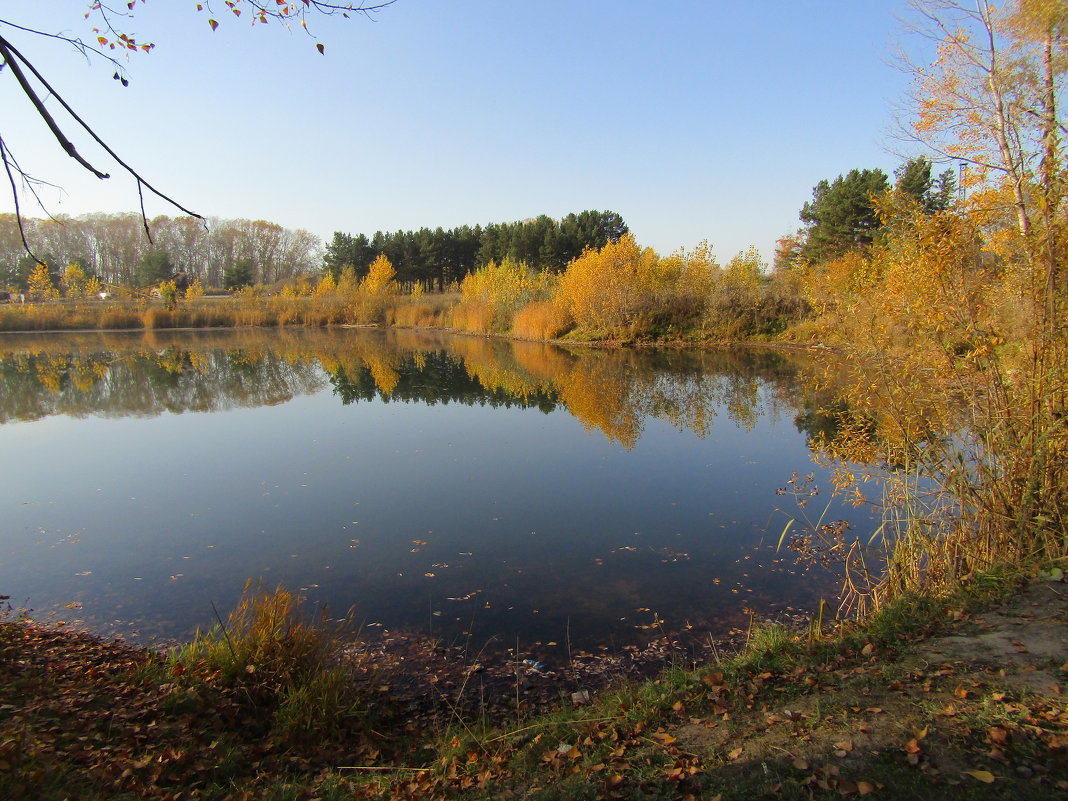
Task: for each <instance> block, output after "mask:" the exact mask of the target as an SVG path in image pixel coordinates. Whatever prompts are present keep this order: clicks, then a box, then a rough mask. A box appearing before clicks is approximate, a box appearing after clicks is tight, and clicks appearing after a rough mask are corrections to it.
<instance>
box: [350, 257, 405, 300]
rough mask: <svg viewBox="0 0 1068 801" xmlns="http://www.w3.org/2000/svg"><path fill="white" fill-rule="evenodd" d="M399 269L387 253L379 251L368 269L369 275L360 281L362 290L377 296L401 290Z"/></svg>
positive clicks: (392, 293) (393, 293)
mask: <svg viewBox="0 0 1068 801" xmlns="http://www.w3.org/2000/svg"><path fill="white" fill-rule="evenodd" d="M396 279H397V271H396V270H394V269H393V263H392V262H391V261H390V260H389V259H388V258H387V257H386V254H384V253H379V254H378V257H377V258H376V259H375V260H374V261H373V262H371V266H370V267H369V268H368V269H367V275H365V276H364V277H363V280H362V281H360V291H361V292H363V293H365V294H368V295H375V296H384V295H395V294H397V292H398V291H399V290H400V286H399V285H398V284H397V280H396Z"/></svg>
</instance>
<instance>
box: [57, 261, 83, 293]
mask: <svg viewBox="0 0 1068 801" xmlns="http://www.w3.org/2000/svg"><path fill="white" fill-rule="evenodd" d="M85 282H86V277H85V270H83V269H82V268H81V265H78V264H68V265H67V269H66V270H64V271H63V277H62V278H60V285H61V286H62V287H63V294H64V295H65V296H66V297H68V298H72V299H73V298H83V297H85Z"/></svg>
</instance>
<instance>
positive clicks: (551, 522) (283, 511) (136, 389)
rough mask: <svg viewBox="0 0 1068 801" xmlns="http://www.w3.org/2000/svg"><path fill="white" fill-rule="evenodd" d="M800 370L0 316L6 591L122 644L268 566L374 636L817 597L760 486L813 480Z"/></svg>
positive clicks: (593, 620) (168, 624) (209, 616)
mask: <svg viewBox="0 0 1068 801" xmlns="http://www.w3.org/2000/svg"><path fill="white" fill-rule="evenodd" d="M801 366H802V365H801V364H800V363H798V362H797V361H794V360H792V359H791V358H788V357H786V356H783V355H782V354H779V353H772V352H764V351H755V350H748V349H747V350H742V351H735V352H701V353H689V352H677V351H670V352H665V351H630V350H624V351H616V350H593V349H590V350H565V349H562V348H558V347H554V346H550V345H545V344H534V343H522V342H510V341H505V340H490V339H483V338H477V337H450V336H447V335H444V334H439V333H428V332H415V331H377V330H352V331H340V332H303V331H296V332H285V331H283V332H259V331H256V332H224V333H210V334H209V333H204V334H191V333H181V334H178V333H175V334H171V335H166V334H162V333H158V334H151V333H150V334H148V335H145V334H141V333H137V334H130V335H119V334H92V335H79V336H68V335H65V336H58V335H52V336H36V337H11V336H5V337H0V464H2V475H3V481H2V482H0V514H2V518H0V519H2V523H0V594H3V595H8V596H10V597H11V601H10V603H11V604H12V605H15V606H19V607H29V608H32V609H33V610H34V611H33V616H34V617H37V618H42V619H43V618H46V617H49V616H51V617H53V618H58V619H62V620H69V621H79V622H81V623H83V624H84V625H88V626H90V627H91V628H93V629H94V630H96V631H98V632H101V633H104V634H122V635H124V636H126V637H127V638H130V639H134V640H137V641H140V642H158V641H163V640H166V639H169V638H181V637H187V636H188V635H189V634H190V633H191V632H192V631H193V630H194V629H195V628H196V627H197V626H208V625H210V624H211V623H212V622H213V620H214V616H213V612H212V604H213V603H214V604H215V606H216V607H217V608H218V609H219V611H220V613H221V614H223V615H225V614H226V610H227V609H229V608H230V607H231V606H232V605H233V604H234V602H235V601H236V599H237V598H238V596H239V594H240V592H241V589H242V586H243V585H244V582H245V580H246V579H249V578H252V579H256V578H261V577H262V578H263V579H264V581H265V582H267V583H268V584H271V585H273V584H276V583H279V582H281V583H284V584H285V585H286V586H288V587H290V588H292V589H297V588H299V589H300V590H301V591H302V592H303V593H304V594H305V595H306V596H307V597H308V598H309V599H310V600H311V601H313V602H325V603H328V604H329V605H330V608H331V609H332V610H335V611H338V612H341V611H344V610H345V609H347V608H349V607H350V606H354V607H355V608H356V611H357V617H358V618H359V619H360V620H361V621H363V623H364V625H365V626H366V627H367V630H368V631H374V630H409V631H415V632H423V633H429V634H432V635H435V636H440V637H443V638H446V639H452V638H458V637H466V636H471V637H474V638H476V639H479V640H483V641H484V640H486V639H489V638H491V637H496V638H498V640H500V641H502V642H504V643H506V644H510V645H514V644H515V643H516V642H517V640H518V641H519V643H520V647H521V648H523V647H524V646H525V645H526V644H528V643H530V644H534V643H538V642H540V643H549V642H560V643H561V644H563V641H564V639H565V637H569V638H570V641H571V642H572V643H574V644H576V645H578V646H581V647H593V646H595V645H597V644H609V643H610V644H614V645H619V644H622V643H628V642H635V641H637V642H640V641H642V640H643V638H645V639H647V638H648V637H649V635H650V633H651V632H655V631H656V630H657V628H658V627H659V626H660V624H659V623H658V622H657V621H664V623H663V625H664V627H666V628H669V629H675V630H678V629H683V628H685V627H686V626H693V627H694V628H695V630H699V631H703V630H708V631H712V632H723V631H724V630H726V629H727V628H729V627H730V626H732V625H740V624H742V622H743V621H746V620H748V617H747V616H746V613H745V612H744V611H743V610H744V609H745V608H751V609H753V610H755V611H757V612H758V613H760V614H773V613H775V612H782V611H784V610H789V609H793V608H805V607H811V606H812V605H813V604H815V603H817V602H818V599H819V597H820V596H821V595H823V596H827V595H828V593H829V592H833V586H829V577H828V576H825V575H820V574H818V573H816V574H805V573H803V572H802V571H801V570H800V569H799V568H797V567H795V565H794V564H793V562H792V560H791V557H790V555H789V553H788V552H784V553H776V551H775V545H776V542H777V541H778V538H779V535H780V534H781V532H782V530H783V526H784V524H785V523H786V521H787V519H788V518H789V517H790V516H791V515H792V514H794V513H795V512H796V508H794V507H793V506H792V502H791V500H790V499H789V498H784V497H782V496H779V495H777V494H776V489H777V488H779V487H783V486H785V484H786V482H787V480H788V479H789V478H790V476H791V473H792V472H793V471H795V470H796V471H800V472H802V473H809V472H815V473H816V474H817V481H819V479H820V476H821V473H820V470H819V468H817V467H816V466H815V465H814V464H813V462H812V459H811V453H810V450H809V447H808V433H807V432H806V431H805V430H804V429H806V428H811V427H813V425H814V423H813V421H814V420H815V419H817V417H818V416H815V415H813V413H812V409H813V406H812V403H811V402H807V403H806V400H805V396H804V394H803V392H802V391H801V388H800V385H799V381H798V376H797V373H798V370H799V369H800V367H801ZM824 483H826V482H824ZM826 488H827V489H829V484H827V485H826ZM822 503H823V500H822V499H821V504H822ZM835 512H836V510H834V509H831V510H830V511H829V512H828V515H829V516H831V517H834V516H835ZM855 515H856V511H855V510H852V509H851V510H849V512H842V513H841V515H840V516H854V517H855ZM650 626H653V627H654V628H650Z"/></svg>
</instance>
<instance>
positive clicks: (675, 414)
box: [3, 329, 790, 448]
mask: <svg viewBox="0 0 1068 801" xmlns="http://www.w3.org/2000/svg"><path fill="white" fill-rule="evenodd" d="M77 342H79V339H78V338H77V337H70V338H67V337H64V338H62V339H59V338H57V339H49V340H47V341H46V344H45V345H44V348H43V350H41V349H40V348H41V346H39V345H34V347H36V348H38V350H37V351H33V350H30V349H27V350H23V351H20V352H18V353H12V354H10V355H4V356H3V358H4V359H5V361H6V364H7V365H8V369H16V370H33V371H34V372H35V373H36V375H37V380H38V382H39V383H40V385H41V386H42V387H44V388H46V390H47V391H48V392H49V393H51V394H57V393H60V392H61V390H62V389H63V388H64V383H63V382H64V380H65V379H64V376H66V375H69V376H70V384H72V385H73V387H74V388H75V389H77V390H78V391H79V392H83V393H84V392H88V391H89V390H91V389H92V388H93V386H95V385H96V384H97V383H99V382H100V381H101V380H102V379H105V378H106V377H107V375H108V370H109V369H110V368H111V367H112V366H117V368H118V369H119V370H120V371H122V370H125V369H126V368H125V367H124V366H123V365H124V364H128V365H129V366H130V367H133V365H134V363H135V362H145V363H149V364H152V365H155V366H157V367H158V368H161V369H162V370H164V371H166V372H167V373H168V374H171V375H175V376H185V380H184V382H183V384H184V386H186V387H189V386H191V384H190V383H188V382H191V381H196V382H197V383H196V387H197V394H196V397H197V398H198V399H200V401H202V400H203V399H204V398H207V399H208V401H209V403H208V404H206V405H204V408H210V400H211V387H212V386H213V384H212V383H211V382H215V381H218V382H222V384H221V385H222V386H224V389H223V392H224V393H226V394H227V397H238V396H240V393H239V392H236V391H235V386H236V384H235V383H234V381H235V380H236V379H235V375H239V374H240V372H242V370H241V368H253V370H252V371H251V372H250V374H252V372H256V373H257V374H258V373H259V371H261V370H262V362H263V361H264V359H266V358H275V359H279V360H283V361H284V362H286V363H287V364H290V365H299V364H304V365H310V364H318V365H319V366H320V367H321V368H322V370H323V371H325V372H326V373H327V374H329V375H331V376H335V377H339V376H341V375H342V374H344V375H345V376H346V377H347V378H348V380H350V381H356V380H357V379H358V378H359V377H360V376H361V374H362V375H363V376H364V377H366V375H367V374H369V375H370V377H371V380H372V381H373V382H374V386H375V387H376V389H377V391H378V392H379V393H381V395H382V396H384V397H388V396H390V395H391V394H393V393H395V392H396V391H398V387H399V386H400V383H401V381H402V380H404V378H405V377H406V376H407V375H408V373H410V371H411V370H412V369H413V368H414V369H416V370H419V369H422V368H423V367H425V366H426V365H427V364H430V363H431V361H432V360H431V359H429V358H428V357H429V356H430V355H431V354H439V353H441V352H442V351H444V352H446V353H447V354H448V355H449V356H450V357H451V358H453V359H455V360H457V361H459V362H462V363H463V365H464V367H465V369H466V372H467V373H468V375H469V376H470V377H471V378H472V379H474V380H475V381H477V382H478V383H479V384H480V385H481V386H482V387H483V388H485V389H486V390H487V391H490V392H500V393H502V395H505V396H511V397H514V398H516V399H521V400H523V401H524V402H539V403H541V402H552V401H554V400H555V401H557V402H559V403H560V404H562V405H563V406H565V407H566V408H567V409H568V411H569V412H570V413H571V414H572V415H573V416H574V417H575V418H576V419H578V420H579V421H580V422H581V423H582V425H583V426H584V427H585V428H586V429H587V430H592V431H600V432H601V433H602V434H604V436H606V437H607V438H608V439H609V440H611V441H612V442H616V443H619V444H621V445H622V446H624V447H626V448H632V447H634V446H635V445H636V443H637V441H638V439H639V437H640V436H641V432H642V429H643V425H644V421H645V419H646V418H648V417H654V418H657V419H660V420H663V421H665V422H668V423H670V424H671V425H673V426H675V427H677V428H679V429H683V430H689V431H692V432H694V433H695V434H697V435H698V436H704V435H705V434H707V433H708V431H709V430H710V427H711V425H712V423H713V420H714V418H715V415H716V414H717V410H718V409H721V408H724V407H725V408H726V413H727V414H728V415H729V416H730V417H731V418H732V419H734V420H735V421H737V422H740V423H742V424H745V425H752V424H753V421H754V420H755V415H756V413H757V409H758V402H759V399H760V396H761V388H762V387H763V386H766V384H767V382H766V381H762V380H761V379H759V378H754V377H742V376H740V375H739V374H738V368H739V364H737V363H735V362H738V361H739V359H738V357H730V356H729V355H714V354H709V353H705V354H682V353H672V354H660V355H659V356H656V357H655V358H654V354H651V353H646V352H638V351H632V350H593V351H590V352H574V351H569V350H565V349H562V348H560V347H557V346H554V345H550V344H547V343H541V342H522V341H510V340H504V339H497V338H485V337H456V336H448V335H445V334H442V333H440V332H433V331H420V330H414V329H412V330H390V331H367V332H360V333H359V334H358V335H356V334H355V333H346V334H345V335H340V336H339V335H336V334H334V335H331V334H327V333H324V332H318V331H278V332H272V333H270V334H267V335H265V334H263V333H261V332H257V331H245V332H225V333H211V334H202V335H198V336H196V337H191V336H190V335H189V334H185V335H183V334H179V333H172V332H166V331H159V332H153V333H152V334H151V335H150V336H143V337H142V336H138V337H135V338H123V337H121V336H117V335H116V336H112V337H108V336H106V335H105V336H101V335H86V336H84V337H82V338H81V339H80V342H81V343H82V344H81V345H77V344H74V343H77ZM102 351H109V353H108V355H107V356H106V358H105V357H101V356H100V353H101V352H102ZM112 353H115V354H117V355H116V356H113V355H111V354H112ZM223 354H225V355H223ZM127 356H128V357H129V358H126V357H127ZM234 368H238V372H237V373H233V372H230V371H232V370H234ZM272 369H273V368H272ZM124 380H125V379H124ZM260 380H264V379H262V378H261V379H260ZM238 383H240V381H238ZM416 383H417V384H418V382H416ZM430 383H431V384H433V385H434V386H435V391H440V390H441V389H442V387H441V386H440V385H439V384H437V383H435V382H430ZM176 386H177V385H176ZM259 387H260V390H261V391H262V390H265V388H266V384H262V385H259ZM268 396H269V393H267V392H263V395H262V397H265V398H266V397H268ZM183 397H185V398H191V397H193V395H185V396H183ZM242 397H243V396H242ZM200 401H198V402H200ZM92 402H93V403H96V402H97V401H95V400H94V401H92ZM183 402H187V401H183ZM787 402H790V401H787Z"/></svg>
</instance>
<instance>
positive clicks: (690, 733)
mask: <svg viewBox="0 0 1068 801" xmlns="http://www.w3.org/2000/svg"><path fill="white" fill-rule="evenodd" d="M953 618H954V620H953V623H952V627H951V631H950V633H948V634H944V635H942V636H937V637H933V638H930V639H926V640H921V641H919V642H916V643H911V644H909V645H908V646H906V647H905V648H903V649H901V650H900V651H899V652H898V653H896V654H895V655H893V656H892V657H888V656H887V655H883V654H880V653H879V652H878V650H876V649H875V648H873V647H870V646H869V647H867V648H865V650H866V651H868V653H867V654H865V655H866V656H867V657H868V658H867V661H861V663H860V664H857V663H854V664H853V666H851V667H846V668H833V667H830V666H828V667H827V669H825V670H821V669H818V668H817V669H816V670H814V671H811V672H805V673H803V674H802V673H799V674H798V675H796V676H794V677H791V680H790V682H789V683H787V684H786V685H785V686H784V685H783V683H782V681H781V679H780V678H779V677H776V678H775V679H770V678H769V681H768V682H767V685H768V686H767V687H764V686H761V681H760V677H757V678H756V680H755V681H754V683H753V686H750V687H749V688H747V690H746V691H743V692H747V693H748V696H747V700H748V703H739V701H740V700H741V699H740V698H739V692H738V690H737V689H736V688H730V690H729V691H728V690H727V688H724V695H723V699H722V701H721V705H720V706H719V708H716V707H715V706H714V707H713V711H714V712H715V713H717V714H714V715H712V716H709V717H700V716H699V717H695V718H692V719H691V720H690V721H688V722H686V723H684V724H682V725H681V726H680V727H679V728H678V730H677V731H676V732H674V736H676V737H678V739H679V745H680V746H681V747H682V750H683V751H684V752H689V753H693V754H696V755H701V756H702V757H704V758H707V757H710V756H713V755H718V756H719V758H720V759H722V760H723V761H724V762H725V763H726V764H725V765H724V769H725V774H724V775H725V776H728V777H729V776H731V775H735V776H737V777H739V779H740V778H741V777H745V778H746V779H747V780H749V781H750V782H751V781H752V778H753V777H754V776H756V777H758V779H760V777H762V779H761V780H759V781H758V782H757V784H758V785H763V787H761V788H760V789H762V790H763V791H764V793H765V794H766V795H767V796H768V797H794V795H793V794H791V793H790V792H789V790H790V789H791V788H793V789H794V790H795V791H796V792H797V793H798V796H797V797H804V795H803V794H807V793H809V792H812V791H814V790H815V789H816V788H822V789H823V790H832V791H833V790H837V792H838V794H840V795H843V796H847V795H853V794H859V795H866V794H868V793H874V792H879V797H891V798H913V797H915V798H929V797H934V795H935V794H936V793H937V794H940V795H942V797H952V798H1014V799H1015V798H1023V797H1025V796H1026V797H1028V798H1031V799H1037V798H1062V799H1063V798H1068V706H1066V698H1065V695H1064V682H1065V680H1066V679H1068V585H1066V584H1064V583H1062V582H1054V581H1043V582H1037V583H1033V584H1031V585H1030V586H1028V587H1027V589H1026V590H1025V591H1024V592H1023V593H1022V594H1020V595H1018V596H1017V597H1016V598H1014V599H1013V600H1012V601H1010V602H1009V603H1008V604H1006V605H1003V606H1000V607H998V608H996V609H994V610H992V611H988V612H984V613H982V614H978V615H975V616H974V617H970V616H969V615H967V614H966V613H963V612H957V613H954V614H953ZM869 649H870V650H869ZM799 685H805V686H807V687H808V690H807V691H801V692H798V691H797V687H798V686H799ZM776 693H781V694H782V695H783V696H784V699H785V700H784V701H783V702H782V703H775V701H774V696H775V694H776ZM732 767H733V770H734V772H733V774H732ZM724 797H731V794H730V793H727V794H725V795H724Z"/></svg>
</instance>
